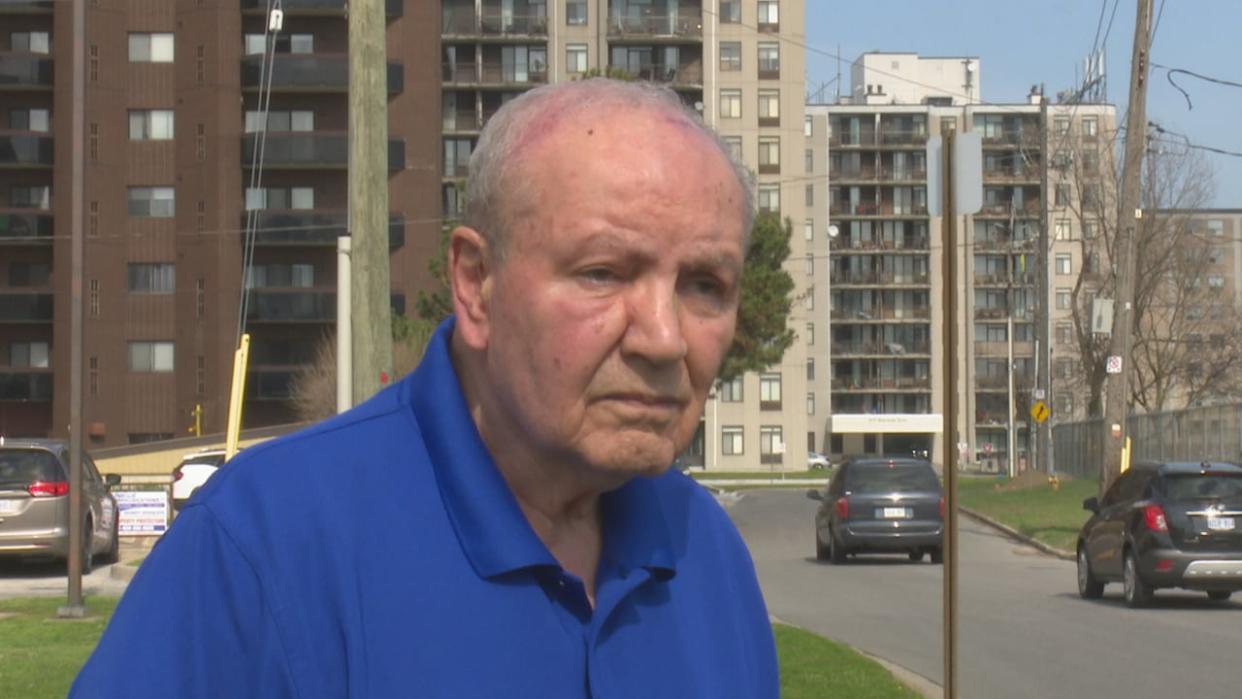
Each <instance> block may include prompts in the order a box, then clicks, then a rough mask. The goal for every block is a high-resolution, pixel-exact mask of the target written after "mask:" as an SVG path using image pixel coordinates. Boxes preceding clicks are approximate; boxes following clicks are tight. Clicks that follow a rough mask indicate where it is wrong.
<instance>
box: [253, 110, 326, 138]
mask: <svg viewBox="0 0 1242 699" xmlns="http://www.w3.org/2000/svg"><path fill="white" fill-rule="evenodd" d="M244 128H245V130H246V133H258V132H259V131H262V130H263V113H262V112H258V111H254V110H246V121H245V125H244ZM267 130H268V131H299V132H305V131H314V130H315V112H314V111H312V110H310V109H294V110H288V111H280V110H278V111H273V112H268V113H267Z"/></svg>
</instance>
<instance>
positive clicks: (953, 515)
mask: <svg viewBox="0 0 1242 699" xmlns="http://www.w3.org/2000/svg"><path fill="white" fill-rule="evenodd" d="M955 136H956V130H949V131H946V132H944V146H943V160H944V170H943V186H942V187H941V189H942V190H943V193H944V206H943V207H942V212H943V214H944V218H943V219H942V220H943V221H944V224H943V225H944V230H943V231H941V239H942V241H943V244H942V246H941V250H942V252H941V261H940V265H941V271H942V274H943V278H944V281H943V284H944V332H945V336H944V354H943V357H942V371H943V374H944V383H943V386H944V388H943V390H944V396H943V411H944V420H943V426H942V428H941V429H942V431H943V438H942V439H941V440H940V441H941V443H942V451H943V454H944V456H943V460H944V486H945V487H944V504H945V508H944V515H945V531H944V590H943V591H944V605H943V608H944V696H945V699H956V698H957V434H956V433H957V430H956V426H957V400H956V398H957V235H956V234H957V230H956V229H957V220H956V216H957V214H956V211H955V209H954V206H953V142H954V140H955Z"/></svg>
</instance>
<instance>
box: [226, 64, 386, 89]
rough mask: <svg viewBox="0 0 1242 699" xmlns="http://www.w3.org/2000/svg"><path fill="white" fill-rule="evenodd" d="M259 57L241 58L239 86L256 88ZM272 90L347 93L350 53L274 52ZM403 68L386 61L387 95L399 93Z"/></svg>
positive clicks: (258, 81) (258, 80)
mask: <svg viewBox="0 0 1242 699" xmlns="http://www.w3.org/2000/svg"><path fill="white" fill-rule="evenodd" d="M262 64H263V57H262V56H245V57H243V58H242V60H241V85H242V88H243V89H246V90H257V89H259V87H260V86H261V85H260V78H261V77H262ZM271 70H272V76H271V79H272V90H274V91H282V92H346V91H348V90H349V56H348V55H346V54H314V55H299V54H276V57H275V59H274V60H273V61H272V67H271ZM404 83H405V69H404V67H403V66H402V65H401V64H400V63H389V64H388V94H389V95H396V94H399V93H400V92H401V90H402V89H403V86H404Z"/></svg>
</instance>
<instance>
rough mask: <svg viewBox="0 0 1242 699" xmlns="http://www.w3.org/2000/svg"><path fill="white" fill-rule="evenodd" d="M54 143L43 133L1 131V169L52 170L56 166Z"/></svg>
mask: <svg viewBox="0 0 1242 699" xmlns="http://www.w3.org/2000/svg"><path fill="white" fill-rule="evenodd" d="M52 141H53V139H52V137H51V136H49V135H47V134H45V133H42V132H34V131H9V130H7V129H5V130H0V169H3V170H28V169H38V170H44V169H50V168H51V167H52V165H54V164H55V159H54V155H53V149H52Z"/></svg>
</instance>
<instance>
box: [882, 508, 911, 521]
mask: <svg viewBox="0 0 1242 699" xmlns="http://www.w3.org/2000/svg"><path fill="white" fill-rule="evenodd" d="M908 512H909V511H908V510H907V509H906V508H904V507H885V508H882V509H881V510H880V516H881V517H883V518H884V519H905V518H906V517H909V516H910V515H909V514H908Z"/></svg>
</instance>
